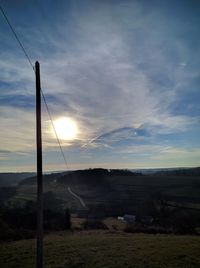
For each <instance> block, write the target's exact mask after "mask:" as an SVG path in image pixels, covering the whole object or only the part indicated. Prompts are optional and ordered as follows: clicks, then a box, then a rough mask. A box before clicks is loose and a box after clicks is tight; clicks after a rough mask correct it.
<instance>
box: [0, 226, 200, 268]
mask: <svg viewBox="0 0 200 268" xmlns="http://www.w3.org/2000/svg"><path fill="white" fill-rule="evenodd" d="M199 249H200V237H195V236H175V235H149V234H148V235H146V234H125V233H113V234H112V233H106V232H103V231H101V232H80V233H74V234H73V233H64V232H60V233H55V234H52V235H48V236H46V237H45V248H44V267H45V268H47V267H48V268H50V267H55V268H72V267H73V268H75V267H78V268H83V267H84V268H100V267H101V268H111V267H112V268H113V267H114V268H119V267H120V268H126V267H134V268H139V267H140V268H142V267H145V268H158V267H159V268H168V267H169V268H177V267H180V268H190V267H196V268H197V267H200V254H199ZM35 253H36V250H35V240H33V239H30V240H23V241H16V242H10V243H3V244H2V245H1V246H0V267H1V268H12V267H13V268H32V267H35Z"/></svg>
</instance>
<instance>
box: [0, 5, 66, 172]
mask: <svg viewBox="0 0 200 268" xmlns="http://www.w3.org/2000/svg"><path fill="white" fill-rule="evenodd" d="M0 10H1V13H2V15H3V17H4V18H5V20H6V22H7V24H8V26H9V27H10V29H11V31H12V33H13V35H14V36H15V39H16V40H17V42H18V44H19V46H20V47H21V49H22V51H23V53H24V55H25V57H26V58H27V60H28V62H29V64H30V66H31V68H32V69H33V71H34V73H35V67H34V65H33V63H32V62H31V59H30V57H29V55H28V52H27V51H26V49H25V47H24V45H23V44H22V42H21V41H20V38H19V36H18V35H17V32H16V31H15V29H14V27H13V26H12V24H11V22H10V21H9V19H8V17H7V15H6V14H5V11H4V10H3V8H2V6H1V5H0ZM40 91H41V94H42V98H43V100H44V104H45V107H46V110H47V113H48V115H49V119H50V121H51V124H52V127H53V130H54V133H55V136H56V139H57V142H58V145H59V147H60V151H61V154H62V156H63V159H64V162H65V165H66V167H67V169H68V163H67V160H66V157H65V154H64V151H63V149H62V145H61V142H60V140H59V138H58V134H57V131H56V128H55V126H54V123H53V120H52V116H51V113H50V109H49V107H48V104H47V101H46V98H45V95H44V93H43V91H42V89H41V88H40Z"/></svg>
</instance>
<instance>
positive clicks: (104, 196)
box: [16, 168, 200, 213]
mask: <svg viewBox="0 0 200 268" xmlns="http://www.w3.org/2000/svg"><path fill="white" fill-rule="evenodd" d="M198 172H199V168H194V169H180V170H167V171H162V172H161V171H159V172H158V171H157V172H155V173H151V174H145V175H144V174H141V173H139V172H135V173H134V172H132V171H129V170H116V169H115V170H112V169H111V170H107V169H87V170H77V171H69V172H62V173H52V174H48V175H44V191H45V192H47V191H51V192H52V193H54V195H55V196H56V198H58V199H61V200H62V201H63V202H64V204H66V207H70V208H72V209H82V207H81V204H80V198H81V199H82V200H83V201H84V202H85V204H86V205H87V206H88V207H91V206H101V207H105V208H106V209H107V210H109V211H117V212H118V211H119V209H121V213H124V212H126V213H128V212H129V213H132V212H133V211H135V210H137V209H138V208H139V207H140V206H143V205H144V203H146V202H147V203H148V202H149V201H150V200H153V198H155V196H158V194H159V195H163V196H166V197H167V200H168V202H169V203H170V204H172V205H173V204H178V205H181V206H188V207H192V208H193V207H194V208H200V176H198V175H197V174H199V173H198ZM69 188H70V190H69ZM36 192H37V190H36V177H35V176H33V177H30V178H26V179H24V180H23V181H21V182H20V183H19V186H18V188H17V195H16V200H18V201H19V200H22V201H23V200H31V199H35V198H36ZM75 196H79V197H80V198H76V197H75Z"/></svg>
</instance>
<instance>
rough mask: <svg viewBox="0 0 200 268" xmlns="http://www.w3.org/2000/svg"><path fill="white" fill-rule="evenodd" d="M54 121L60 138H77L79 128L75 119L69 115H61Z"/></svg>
mask: <svg viewBox="0 0 200 268" xmlns="http://www.w3.org/2000/svg"><path fill="white" fill-rule="evenodd" d="M53 123H54V127H55V130H56V133H57V135H58V138H59V139H62V140H74V139H76V136H77V133H78V128H77V124H76V122H75V121H74V120H73V119H71V118H69V117H61V118H59V119H57V120H55V121H54V122H53Z"/></svg>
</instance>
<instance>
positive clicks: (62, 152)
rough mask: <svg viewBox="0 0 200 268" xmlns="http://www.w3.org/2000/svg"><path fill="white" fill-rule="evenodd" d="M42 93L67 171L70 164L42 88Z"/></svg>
mask: <svg viewBox="0 0 200 268" xmlns="http://www.w3.org/2000/svg"><path fill="white" fill-rule="evenodd" d="M40 91H41V93H42V98H43V100H44V103H45V106H46V109H47V113H48V115H49V118H50V121H51V124H52V127H53V130H54V132H55V135H56V139H57V142H58V144H59V147H60V151H61V154H62V156H63V159H64V161H65V164H66V167H67V169H68V163H67V160H66V157H65V154H64V151H63V149H62V146H61V143H60V140H59V138H58V134H57V131H56V128H55V126H54V123H53V119H52V116H51V113H50V110H49V107H48V104H47V101H46V99H45V96H44V93H43V91H42V89H41V88H40Z"/></svg>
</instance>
